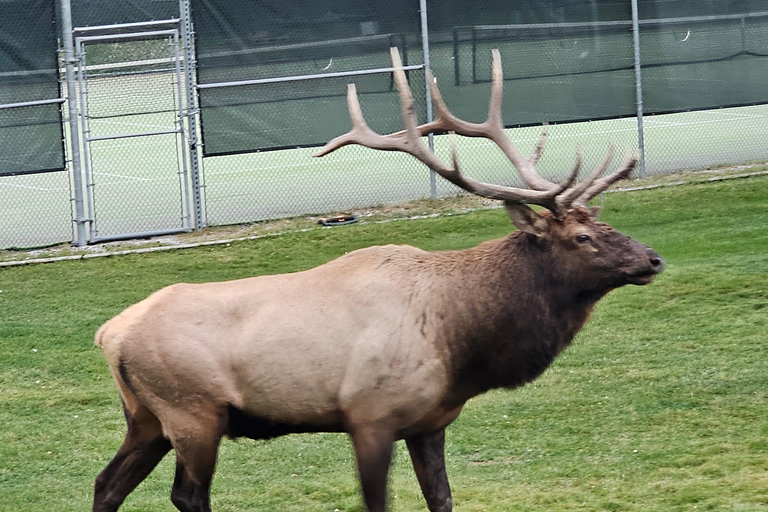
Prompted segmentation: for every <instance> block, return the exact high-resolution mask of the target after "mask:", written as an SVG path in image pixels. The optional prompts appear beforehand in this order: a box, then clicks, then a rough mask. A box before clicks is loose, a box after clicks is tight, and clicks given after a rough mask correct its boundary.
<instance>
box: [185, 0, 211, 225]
mask: <svg viewBox="0 0 768 512" xmlns="http://www.w3.org/2000/svg"><path fill="white" fill-rule="evenodd" d="M189 4H190V0H179V12H180V13H181V23H180V25H181V45H182V50H183V54H184V78H185V79H186V82H187V83H186V90H187V108H186V112H185V114H186V117H187V141H188V144H189V174H190V181H191V182H192V209H193V219H194V228H195V229H201V228H203V227H204V226H205V217H204V215H203V195H202V187H203V185H202V182H201V180H200V159H199V154H198V151H197V147H198V144H197V121H196V117H197V112H198V111H197V110H196V109H195V80H194V73H195V69H196V67H195V61H194V54H193V52H192V13H191V11H190V5H189Z"/></svg>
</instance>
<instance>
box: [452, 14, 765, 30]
mask: <svg viewBox="0 0 768 512" xmlns="http://www.w3.org/2000/svg"><path fill="white" fill-rule="evenodd" d="M765 17H768V11H758V12H748V13H741V14H721V15H711V16H686V17H680V18H651V19H645V20H638V23H639V24H640V26H643V25H678V24H681V23H701V22H709V21H727V20H741V19H748V18H765ZM631 26H632V20H617V21H582V22H573V23H527V24H523V23H520V24H514V25H467V26H460V27H454V30H457V29H458V30H471V29H475V30H488V31H493V30H541V29H565V28H598V27H631Z"/></svg>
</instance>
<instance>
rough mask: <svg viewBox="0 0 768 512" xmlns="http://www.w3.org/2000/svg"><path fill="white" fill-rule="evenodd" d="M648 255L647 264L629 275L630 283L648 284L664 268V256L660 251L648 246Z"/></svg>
mask: <svg viewBox="0 0 768 512" xmlns="http://www.w3.org/2000/svg"><path fill="white" fill-rule="evenodd" d="M646 256H647V258H648V260H647V264H646V265H644V266H643V267H641V268H640V269H638V270H637V272H635V273H633V274H632V275H630V276H629V279H628V280H627V281H628V282H629V284H637V285H644V284H648V283H650V282H651V281H653V278H654V277H656V275H658V274H660V273H661V271H662V270H664V258H662V257H661V256H659V253H657V252H656V251H654V250H653V249H651V248H650V247H646Z"/></svg>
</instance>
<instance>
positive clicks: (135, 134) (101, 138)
mask: <svg viewBox="0 0 768 512" xmlns="http://www.w3.org/2000/svg"><path fill="white" fill-rule="evenodd" d="M172 133H181V130H164V131H159V132H144V133H128V134H125V135H103V136H101V137H88V138H86V139H85V140H86V142H93V141H97V140H115V139H130V138H132V137H150V136H152V135H170V134H172Z"/></svg>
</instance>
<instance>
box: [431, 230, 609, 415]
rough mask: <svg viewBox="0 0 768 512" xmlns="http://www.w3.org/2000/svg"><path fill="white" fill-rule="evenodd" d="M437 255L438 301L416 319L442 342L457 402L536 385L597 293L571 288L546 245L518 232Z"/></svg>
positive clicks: (575, 330) (585, 316)
mask: <svg viewBox="0 0 768 512" xmlns="http://www.w3.org/2000/svg"><path fill="white" fill-rule="evenodd" d="M436 256H437V258H436V259H437V261H435V262H433V265H434V267H435V268H436V269H437V270H436V272H438V273H439V274H440V275H441V276H442V277H441V279H440V280H439V282H440V283H441V286H440V288H439V292H440V293H439V298H438V299H437V300H436V303H434V304H427V305H426V306H425V311H424V314H423V315H422V321H423V322H424V323H425V325H427V326H429V325H430V324H431V326H432V329H434V332H435V334H436V339H437V340H438V343H445V346H446V351H447V353H446V357H447V359H448V365H449V367H450V369H451V375H452V380H453V382H454V388H455V395H456V398H457V399H458V400H459V401H463V400H466V399H468V398H470V397H471V396H475V395H477V394H479V393H482V392H484V391H487V390H489V389H493V388H499V387H506V388H513V387H518V386H521V385H523V384H525V383H527V382H530V381H532V380H533V379H535V378H536V377H537V376H539V375H540V374H541V373H542V372H543V371H544V370H545V369H546V368H547V367H548V366H549V365H550V364H551V363H552V361H553V360H554V358H555V357H556V356H557V355H558V354H559V353H560V352H561V351H562V350H563V349H565V348H566V347H567V346H568V345H569V344H570V343H571V341H572V340H573V338H574V336H575V335H576V333H578V332H579V330H580V329H581V327H582V326H583V325H584V323H585V322H586V321H587V319H588V318H589V315H590V313H591V311H592V309H593V307H594V305H595V303H596V302H597V301H598V300H599V299H600V297H602V296H603V295H604V292H591V291H585V290H582V289H580V288H579V287H578V286H576V285H575V284H574V283H573V282H572V280H571V279H569V277H568V276H567V275H565V273H564V272H563V271H562V266H561V265H558V263H557V262H556V261H555V260H554V257H553V256H552V253H551V251H549V247H548V244H547V242H545V241H542V240H539V239H537V238H536V237H535V236H533V235H530V234H528V233H523V232H520V231H516V232H513V233H511V234H510V235H508V236H506V237H504V238H501V239H497V240H491V241H487V242H484V243H482V244H480V245H478V246H477V247H474V248H471V249H466V250H463V251H447V252H442V253H437V254H436ZM606 291H607V290H606ZM448 318H450V320H449V321H448V320H447V319H448Z"/></svg>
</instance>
